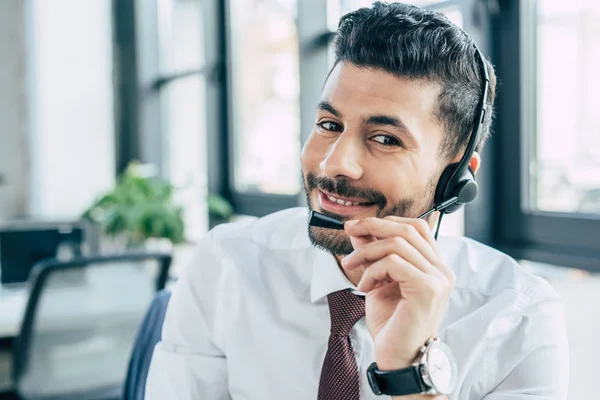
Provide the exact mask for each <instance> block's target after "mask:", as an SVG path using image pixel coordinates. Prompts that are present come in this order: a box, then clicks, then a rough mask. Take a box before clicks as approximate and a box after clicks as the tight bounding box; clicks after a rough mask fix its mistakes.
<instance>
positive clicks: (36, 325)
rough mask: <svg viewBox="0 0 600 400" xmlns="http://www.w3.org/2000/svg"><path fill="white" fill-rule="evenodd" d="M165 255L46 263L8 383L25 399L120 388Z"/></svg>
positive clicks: (160, 283) (163, 272) (34, 279)
mask: <svg viewBox="0 0 600 400" xmlns="http://www.w3.org/2000/svg"><path fill="white" fill-rule="evenodd" d="M170 264H171V256H170V255H169V254H149V253H135V254H122V255H117V256H98V257H80V258H74V259H71V260H69V261H67V262H61V261H58V260H55V259H51V260H44V261H42V262H40V263H38V264H36V266H35V267H34V269H33V271H32V276H31V279H30V285H31V288H30V289H31V292H30V297H29V300H28V303H27V307H26V309H25V315H24V318H23V322H22V325H21V332H20V335H19V337H18V338H17V340H16V343H15V353H14V357H13V380H14V383H15V387H16V390H17V393H18V394H19V395H20V396H22V397H24V398H27V399H38V398H45V397H57V396H73V395H81V397H82V398H84V397H85V394H86V393H92V392H96V393H97V392H98V391H102V390H104V389H106V390H111V389H114V388H121V387H122V385H123V381H124V378H125V373H126V369H127V363H128V356H129V354H130V353H131V348H132V346H133V342H134V339H135V335H136V332H137V328H138V326H139V323H140V321H141V320H142V318H143V316H144V313H145V312H146V310H147V308H148V304H149V303H150V302H151V300H152V298H153V297H154V295H155V293H156V291H158V290H161V289H163V288H164V286H165V283H166V280H167V277H168V271H169V266H170Z"/></svg>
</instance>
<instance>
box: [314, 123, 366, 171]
mask: <svg viewBox="0 0 600 400" xmlns="http://www.w3.org/2000/svg"><path fill="white" fill-rule="evenodd" d="M360 157H361V145H360V143H359V140H358V139H357V138H353V137H352V136H351V135H349V132H347V131H346V132H344V133H342V134H341V135H340V136H339V137H338V139H337V140H336V141H335V142H334V143H333V144H332V145H331V148H330V150H329V152H328V154H327V157H325V159H324V160H323V161H321V163H320V165H319V166H320V168H321V171H322V172H323V173H324V174H325V175H327V176H328V177H329V178H340V177H346V178H349V179H352V180H358V179H360V178H361V177H362V175H363V170H362V168H361V166H360Z"/></svg>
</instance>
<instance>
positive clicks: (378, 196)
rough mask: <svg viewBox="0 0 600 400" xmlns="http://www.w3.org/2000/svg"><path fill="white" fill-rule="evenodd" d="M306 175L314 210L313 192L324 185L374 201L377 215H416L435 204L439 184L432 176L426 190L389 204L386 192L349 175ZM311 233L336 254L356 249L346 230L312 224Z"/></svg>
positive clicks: (317, 243) (317, 242)
mask: <svg viewBox="0 0 600 400" xmlns="http://www.w3.org/2000/svg"><path fill="white" fill-rule="evenodd" d="M302 175H303V176H302V181H303V183H304V191H305V193H306V202H307V204H308V208H309V210H311V211H312V210H313V209H314V208H313V205H312V204H311V198H310V194H311V193H312V192H313V191H314V190H315V189H320V190H323V191H326V192H329V193H331V194H334V195H336V194H337V195H339V196H340V197H347V198H360V199H363V200H364V202H366V203H372V206H374V207H376V209H377V212H376V215H375V217H377V218H385V217H387V216H397V217H406V218H416V217H417V216H418V215H420V214H421V213H422V212H424V211H425V210H428V209H430V208H431V207H432V206H433V197H434V194H435V187H436V180H435V179H432V180H431V181H430V183H429V184H428V185H427V188H426V191H425V193H423V194H416V195H413V196H409V197H405V198H403V199H401V200H399V201H398V202H395V203H393V204H388V201H387V199H386V197H385V195H383V193H381V192H379V191H377V190H374V189H361V188H357V187H354V186H352V185H351V184H350V181H349V179H347V178H341V179H335V180H334V179H331V178H328V177H325V176H317V175H315V174H313V173H308V174H307V175H306V176H304V173H303V174H302ZM419 199H420V200H419ZM427 199H430V200H427ZM315 211H318V212H320V213H321V214H324V215H326V216H328V217H331V218H335V219H337V220H339V221H342V222H345V221H347V220H349V219H350V218H348V217H344V216H341V215H338V214H335V213H332V212H329V211H327V210H322V209H319V210H315ZM430 218H431V215H429V216H428V217H426V218H425V220H427V221H429V219H430ZM307 225H308V224H307ZM308 237H309V239H310V242H311V243H312V244H313V246H316V247H318V248H321V249H323V250H325V251H328V252H329V253H331V254H333V255H334V256H345V255H348V254H350V253H352V252H353V251H354V248H353V247H352V242H351V241H350V237H349V236H348V235H347V234H346V232H344V231H337V230H333V229H326V228H319V227H314V226H311V225H308Z"/></svg>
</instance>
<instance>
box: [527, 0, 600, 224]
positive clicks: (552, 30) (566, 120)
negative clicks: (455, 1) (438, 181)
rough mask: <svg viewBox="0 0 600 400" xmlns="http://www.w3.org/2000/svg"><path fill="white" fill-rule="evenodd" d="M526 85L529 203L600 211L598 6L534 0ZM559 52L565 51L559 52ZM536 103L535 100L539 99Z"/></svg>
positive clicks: (589, 1)
mask: <svg viewBox="0 0 600 400" xmlns="http://www.w3.org/2000/svg"><path fill="white" fill-rule="evenodd" d="M533 3H534V9H533V10H532V11H533V19H534V20H535V24H534V26H535V28H534V29H533V30H531V31H528V32H527V34H528V35H527V36H526V37H525V38H524V40H525V46H526V48H527V47H531V48H532V51H531V53H530V54H532V55H534V56H535V57H531V58H529V59H527V63H528V64H529V65H531V66H532V68H530V69H528V70H527V74H528V75H526V77H524V81H525V82H528V81H529V82H532V86H533V87H531V89H532V90H530V91H529V92H526V93H525V96H526V98H525V107H528V108H527V112H526V113H525V115H526V116H527V115H530V116H534V118H533V120H532V121H531V125H528V128H529V131H528V134H529V140H530V145H529V148H530V152H529V155H528V156H529V165H528V171H529V185H528V186H529V195H528V199H527V200H528V202H527V206H529V207H530V208H531V209H533V210H539V211H549V212H561V213H568V212H577V213H593V214H600V114H599V113H598V105H599V104H600V103H599V102H598V100H597V99H598V92H600V75H598V73H597V69H598V63H599V62H600V29H599V28H598V27H599V26H600V3H598V2H597V1H595V0H580V1H575V2H562V1H536V2H533ZM559 49H560V50H559ZM536 99H537V101H536Z"/></svg>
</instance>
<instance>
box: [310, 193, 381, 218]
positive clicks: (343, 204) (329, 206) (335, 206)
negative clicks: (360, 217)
mask: <svg viewBox="0 0 600 400" xmlns="http://www.w3.org/2000/svg"><path fill="white" fill-rule="evenodd" d="M319 205H320V206H321V208H323V209H324V210H326V211H329V212H332V213H335V214H339V215H345V216H349V215H354V214H358V213H360V212H363V211H365V210H367V209H369V208H371V207H373V206H374V205H375V203H373V202H365V201H364V200H363V199H357V198H346V197H341V196H338V195H333V194H331V193H327V192H324V191H322V190H319Z"/></svg>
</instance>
